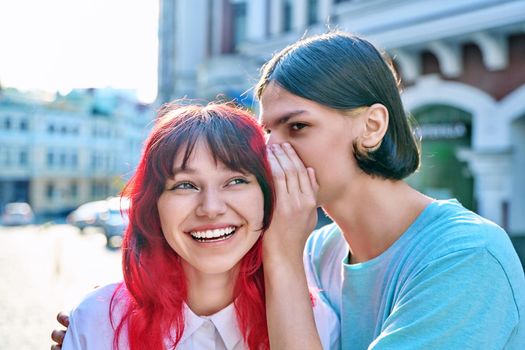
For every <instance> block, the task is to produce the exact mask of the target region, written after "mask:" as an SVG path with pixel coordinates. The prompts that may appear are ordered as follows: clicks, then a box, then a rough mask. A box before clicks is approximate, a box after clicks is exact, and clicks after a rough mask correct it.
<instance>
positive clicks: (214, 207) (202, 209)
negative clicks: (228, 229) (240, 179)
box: [196, 190, 227, 219]
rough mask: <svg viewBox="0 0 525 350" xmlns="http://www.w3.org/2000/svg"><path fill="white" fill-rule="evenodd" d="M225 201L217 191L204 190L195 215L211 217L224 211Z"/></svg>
mask: <svg viewBox="0 0 525 350" xmlns="http://www.w3.org/2000/svg"><path fill="white" fill-rule="evenodd" d="M226 208H227V205H226V202H225V201H224V198H222V195H221V193H220V192H219V191H215V190H213V191H204V192H203V193H202V196H201V199H200V203H199V205H198V206H197V210H196V214H197V216H205V217H208V218H210V219H213V218H215V217H217V216H220V215H222V214H224V213H225V212H226Z"/></svg>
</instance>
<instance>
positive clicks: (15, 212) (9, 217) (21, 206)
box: [2, 202, 35, 226]
mask: <svg viewBox="0 0 525 350" xmlns="http://www.w3.org/2000/svg"><path fill="white" fill-rule="evenodd" d="M34 220H35V216H34V214H33V209H31V206H30V205H29V204H28V203H25V202H13V203H7V204H6V205H5V207H4V212H3V214H2V223H3V224H4V225H10V226H11V225H12V226H14V225H29V224H32V223H33V221H34Z"/></svg>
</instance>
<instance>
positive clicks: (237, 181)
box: [228, 177, 248, 185]
mask: <svg viewBox="0 0 525 350" xmlns="http://www.w3.org/2000/svg"><path fill="white" fill-rule="evenodd" d="M247 183H248V180H246V179H243V178H240V177H239V178H235V179H232V180H230V182H228V185H240V184H247Z"/></svg>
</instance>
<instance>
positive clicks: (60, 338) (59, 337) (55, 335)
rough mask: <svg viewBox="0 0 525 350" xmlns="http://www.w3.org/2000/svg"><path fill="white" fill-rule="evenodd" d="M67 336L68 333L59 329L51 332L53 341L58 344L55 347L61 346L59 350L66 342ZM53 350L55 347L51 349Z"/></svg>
mask: <svg viewBox="0 0 525 350" xmlns="http://www.w3.org/2000/svg"><path fill="white" fill-rule="evenodd" d="M65 336H66V331H61V330H58V329H55V330H54V331H53V332H51V339H52V340H53V341H54V342H55V343H57V344H56V345H53V346H55V347H56V346H59V347H58V348H57V349H60V346H62V343H63V342H64V337H65ZM51 349H53V347H51Z"/></svg>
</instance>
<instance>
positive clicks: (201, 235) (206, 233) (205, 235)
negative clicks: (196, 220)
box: [190, 226, 237, 240]
mask: <svg viewBox="0 0 525 350" xmlns="http://www.w3.org/2000/svg"><path fill="white" fill-rule="evenodd" d="M236 230H237V227H236V226H227V227H224V228H216V229H208V230H192V231H191V232H190V235H191V236H192V237H193V238H194V239H197V240H211V239H213V240H215V239H219V238H224V237H228V236H230V235H232V234H233V233H234V232H235V231H236Z"/></svg>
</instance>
